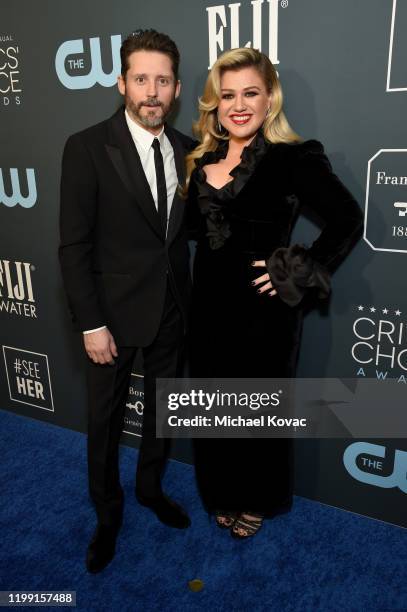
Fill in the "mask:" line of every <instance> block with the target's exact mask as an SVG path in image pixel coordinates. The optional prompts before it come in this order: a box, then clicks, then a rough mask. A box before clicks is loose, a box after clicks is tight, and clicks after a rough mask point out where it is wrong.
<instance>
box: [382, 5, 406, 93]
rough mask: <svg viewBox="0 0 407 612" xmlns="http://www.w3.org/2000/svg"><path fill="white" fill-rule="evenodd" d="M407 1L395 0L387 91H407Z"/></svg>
mask: <svg viewBox="0 0 407 612" xmlns="http://www.w3.org/2000/svg"><path fill="white" fill-rule="evenodd" d="M406 26H407V2H406V1H405V0H393V8H392V15H391V27H390V42H389V57H388V65H387V83H386V91H389V92H394V91H407V67H406V57H407V39H406V35H405V33H406Z"/></svg>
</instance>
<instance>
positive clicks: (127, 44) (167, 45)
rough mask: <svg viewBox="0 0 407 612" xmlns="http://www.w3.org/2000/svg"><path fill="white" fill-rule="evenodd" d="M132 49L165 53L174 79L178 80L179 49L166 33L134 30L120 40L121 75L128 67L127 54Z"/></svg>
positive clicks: (128, 54)
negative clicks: (169, 61)
mask: <svg viewBox="0 0 407 612" xmlns="http://www.w3.org/2000/svg"><path fill="white" fill-rule="evenodd" d="M134 51H158V52H159V53H164V54H165V55H167V56H168V57H169V58H170V60H171V64H172V71H173V73H174V77H175V80H176V81H177V80H178V70H179V61H180V57H179V51H178V49H177V45H176V44H175V42H174V41H173V40H171V38H170V37H169V36H167V34H162V33H161V32H157V31H156V30H136V31H135V32H132V33H131V34H129V36H128V37H127V38H126V40H124V41H123V42H122V46H121V48H120V59H121V62H122V68H121V70H122V76H123V78H125V77H126V73H127V71H128V69H129V56H130V55H131V54H132V53H134Z"/></svg>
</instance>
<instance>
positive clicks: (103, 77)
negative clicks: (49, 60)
mask: <svg viewBox="0 0 407 612" xmlns="http://www.w3.org/2000/svg"><path fill="white" fill-rule="evenodd" d="M121 40H122V37H121V35H120V34H116V35H113V36H111V37H110V42H111V47H112V63H113V67H112V71H111V72H110V73H109V74H107V73H106V72H104V71H103V68H102V58H101V53H100V38H90V39H89V42H90V57H91V69H90V71H89V72H88V74H82V75H76V76H71V75H69V74H68V73H67V71H66V67H65V62H66V63H67V64H68V66H69V68H70V70H71V71H72V70H79V69H82V68H84V67H85V66H84V61H83V58H76V59H74V58H71V59H68V58H70V56H72V55H82V54H83V40H81V39H78V40H67V41H65V42H64V43H62V45H61V46H60V47H59V49H58V51H57V54H56V57H55V70H56V71H57V75H58V78H59V80H60V81H61V83H62V85H64V86H65V87H67V88H68V89H89V88H90V87H93V85H95V84H96V83H99V84H100V85H102V86H103V87H112V85H114V84H115V83H116V80H117V76H118V75H119V74H120V67H121V66H120V46H121Z"/></svg>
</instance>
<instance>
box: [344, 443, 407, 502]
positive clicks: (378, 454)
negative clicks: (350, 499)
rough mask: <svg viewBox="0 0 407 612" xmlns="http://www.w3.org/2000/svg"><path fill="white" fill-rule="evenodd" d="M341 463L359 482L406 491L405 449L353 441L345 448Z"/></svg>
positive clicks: (406, 459)
mask: <svg viewBox="0 0 407 612" xmlns="http://www.w3.org/2000/svg"><path fill="white" fill-rule="evenodd" d="M393 457H394V458H393ZM392 459H393V461H392ZM343 463H344V466H345V468H346V470H347V472H348V473H349V474H350V475H351V476H352V477H353V478H355V480H358V481H359V482H363V483H365V484H369V485H372V486H375V487H381V488H383V489H393V488H397V489H400V491H402V492H403V493H407V452H406V451H403V450H398V449H396V450H394V451H392V450H390V449H386V447H385V446H381V445H379V444H370V443H368V442H354V443H353V444H350V445H349V446H348V447H347V449H346V450H345V452H344V455H343ZM391 463H392V465H391Z"/></svg>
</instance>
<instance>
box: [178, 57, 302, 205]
mask: <svg viewBox="0 0 407 612" xmlns="http://www.w3.org/2000/svg"><path fill="white" fill-rule="evenodd" d="M250 66H253V68H255V69H256V70H257V71H258V72H259V74H260V76H261V77H262V78H263V81H264V83H265V85H266V89H267V92H268V93H269V94H270V93H272V95H273V101H272V106H271V109H270V112H269V113H268V115H267V117H266V119H265V121H264V123H263V126H262V129H263V134H264V137H265V139H266V140H267V141H269V142H271V143H278V142H298V141H302V140H303V139H302V138H301V137H300V136H299V135H298V134H296V133H295V132H294V130H292V129H291V127H290V125H289V123H288V121H287V118H286V116H285V114H284V112H283V110H282V109H283V92H282V89H281V84H280V81H279V79H278V76H277V73H276V70H275V68H274V66H273V64H272V63H271V61H270V60H269V58H268V57H267V55H265V54H264V53H261V51H258V50H257V49H250V48H247V47H241V48H238V49H231V50H230V51H225V52H224V53H222V55H221V56H219V58H218V59H217V61H216V62H215V63H214V65H213V66H212V69H211V71H210V73H209V75H208V78H207V80H206V83H205V88H204V92H203V95H202V96H201V97H200V98H199V119H198V121H195V122H194V123H193V131H194V133H195V135H196V136H197V138H198V139H199V140H200V144H199V145H198V146H197V147H196V148H195V149H194V150H193V151H191V153H189V155H187V157H186V182H185V186H184V189H183V190H182V193H183V195H184V196H186V194H187V192H188V186H189V180H190V177H191V172H192V170H193V169H194V168H195V159H199V158H200V157H202V155H203V154H204V153H206V152H207V151H215V149H216V148H217V146H218V144H219V142H220V141H221V140H229V135H228V132H227V131H226V130H222V132H219V131H218V128H217V126H218V118H217V108H218V104H219V101H220V99H221V90H220V80H221V76H222V74H223V73H224V72H226V71H227V70H240V69H241V68H247V67H250Z"/></svg>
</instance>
